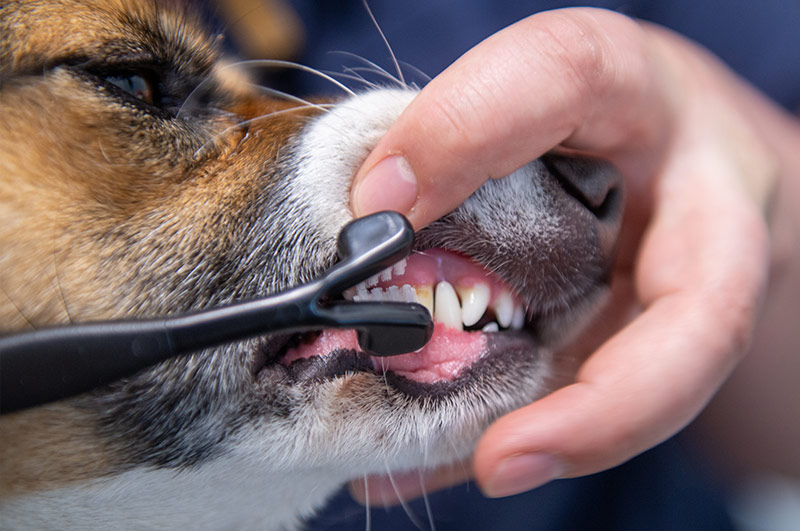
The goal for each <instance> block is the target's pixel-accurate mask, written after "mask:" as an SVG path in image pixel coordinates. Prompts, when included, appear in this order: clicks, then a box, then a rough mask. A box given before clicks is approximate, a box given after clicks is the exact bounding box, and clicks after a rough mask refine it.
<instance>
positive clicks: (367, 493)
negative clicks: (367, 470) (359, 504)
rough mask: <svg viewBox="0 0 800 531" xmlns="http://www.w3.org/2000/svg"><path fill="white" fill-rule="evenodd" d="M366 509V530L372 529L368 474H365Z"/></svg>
mask: <svg viewBox="0 0 800 531" xmlns="http://www.w3.org/2000/svg"><path fill="white" fill-rule="evenodd" d="M364 509H365V510H366V511H367V513H366V515H365V516H364V521H365V526H364V529H365V531H371V530H372V511H370V509H369V481H368V480H367V475H366V474H364Z"/></svg>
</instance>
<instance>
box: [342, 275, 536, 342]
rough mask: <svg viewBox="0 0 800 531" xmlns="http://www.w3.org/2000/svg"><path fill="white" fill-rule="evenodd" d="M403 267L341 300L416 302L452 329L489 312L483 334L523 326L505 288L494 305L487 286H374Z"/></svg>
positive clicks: (520, 310)
mask: <svg viewBox="0 0 800 531" xmlns="http://www.w3.org/2000/svg"><path fill="white" fill-rule="evenodd" d="M405 267H406V264H405V261H401V262H398V263H397V264H395V265H394V266H392V267H391V268H388V269H385V270H384V271H382V272H381V273H380V274H379V275H376V276H374V277H371V278H369V279H368V280H366V281H364V282H361V283H359V284H357V285H356V286H353V287H352V288H348V289H347V290H345V292H344V298H345V299H347V300H353V301H356V302H365V301H368V302H382V301H386V302H416V303H418V304H421V305H422V306H424V307H425V308H426V309H427V310H428V312H429V313H430V314H431V316H432V317H433V320H434V321H435V322H437V323H442V324H444V325H445V326H447V327H448V328H452V329H455V330H464V328H465V327H472V326H475V325H476V324H478V323H479V322H480V321H481V319H483V318H484V315H486V312H487V311H488V310H490V309H491V310H492V311H493V312H494V316H495V321H491V322H489V323H488V324H486V325H485V326H484V327H483V328H482V331H483V332H498V331H500V330H504V329H511V330H521V329H522V328H523V327H524V326H525V310H524V309H523V307H522V305H520V304H517V303H515V301H514V298H513V297H512V295H511V293H510V292H509V291H508V290H505V289H503V290H502V291H500V293H499V294H497V295H495V296H494V302H491V301H492V288H491V286H490V285H489V284H487V283H483V282H478V283H476V284H474V285H472V286H469V287H461V286H459V287H457V288H454V287H453V285H452V284H450V283H449V282H447V281H445V280H443V281H441V282H439V283H437V284H436V285H435V286H434V285H430V284H428V285H422V286H412V285H410V284H402V285H392V286H387V287H386V288H379V287H377V284H378V282H386V280H385V279H386V277H387V275H388V276H392V275H402V274H403V272H404V271H405ZM490 302H491V304H490ZM489 315H491V314H489Z"/></svg>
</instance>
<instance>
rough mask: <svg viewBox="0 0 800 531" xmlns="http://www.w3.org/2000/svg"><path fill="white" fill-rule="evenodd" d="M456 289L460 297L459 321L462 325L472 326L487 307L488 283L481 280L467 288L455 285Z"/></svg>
mask: <svg viewBox="0 0 800 531" xmlns="http://www.w3.org/2000/svg"><path fill="white" fill-rule="evenodd" d="M456 291H457V292H458V296H459V298H460V299H461V321H462V322H463V323H464V326H472V325H474V324H475V323H477V322H478V321H480V320H481V317H483V314H484V313H486V308H488V307H489V298H490V297H491V291H490V290H489V285H488V284H484V283H482V282H481V283H478V284H475V285H474V286H472V287H469V288H458V287H457V288H456Z"/></svg>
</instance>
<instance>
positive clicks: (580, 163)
mask: <svg viewBox="0 0 800 531" xmlns="http://www.w3.org/2000/svg"><path fill="white" fill-rule="evenodd" d="M541 160H542V162H543V163H544V165H545V167H546V168H547V170H548V171H549V172H550V173H551V174H552V175H553V176H554V177H555V178H556V179H557V180H558V181H559V183H560V184H561V186H562V187H563V188H564V190H565V191H566V192H567V193H569V194H570V195H572V196H573V197H575V198H576V199H577V200H578V201H580V202H581V203H582V204H583V205H584V206H585V207H586V208H587V209H588V210H589V211H590V212H592V213H593V214H594V215H595V216H597V217H598V218H599V219H601V220H606V219H609V218H615V217H617V216H619V214H620V208H621V203H622V197H621V195H622V190H621V184H622V178H621V176H620V174H619V172H618V171H617V170H616V168H614V167H613V166H612V165H611V164H610V163H608V162H606V161H603V160H600V159H595V158H589V157H575V156H569V157H565V156H562V155H555V154H547V155H544V156H543V157H542V159H541Z"/></svg>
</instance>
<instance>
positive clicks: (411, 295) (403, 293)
mask: <svg viewBox="0 0 800 531" xmlns="http://www.w3.org/2000/svg"><path fill="white" fill-rule="evenodd" d="M400 301H401V302H417V292H416V291H414V288H412V287H411V285H410V284H403V286H402V287H401V288H400Z"/></svg>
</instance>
